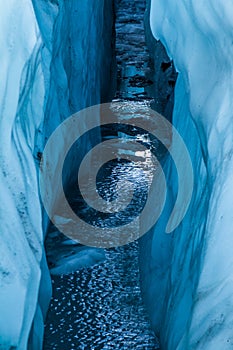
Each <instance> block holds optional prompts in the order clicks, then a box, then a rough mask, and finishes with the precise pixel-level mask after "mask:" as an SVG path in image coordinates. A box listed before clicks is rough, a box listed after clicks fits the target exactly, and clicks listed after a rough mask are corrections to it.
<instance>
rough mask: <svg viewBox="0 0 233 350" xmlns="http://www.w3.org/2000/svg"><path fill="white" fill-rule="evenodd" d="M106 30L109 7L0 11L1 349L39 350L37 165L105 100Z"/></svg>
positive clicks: (43, 293)
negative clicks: (79, 117) (70, 123)
mask: <svg viewBox="0 0 233 350" xmlns="http://www.w3.org/2000/svg"><path fill="white" fill-rule="evenodd" d="M112 26H113V13H112V1H106V0H98V1H95V2H93V1H92V0H85V1H83V2H82V4H81V5H80V3H79V2H77V1H76V0H70V1H65V2H64V1H51V2H49V1H44V0H33V1H31V0H22V1H20V2H19V1H16V0H9V1H7V2H4V4H2V6H1V21H0V57H1V84H0V101H1V103H0V109H1V118H0V139H1V148H0V164H1V165H0V191H1V198H2V200H1V203H0V232H1V245H0V255H1V259H0V315H1V317H0V348H1V349H9V348H11V347H12V348H13V347H15V348H18V349H20V350H23V349H27V348H28V349H33V350H34V349H40V348H41V347H42V338H43V318H44V317H45V314H46V309H47V306H48V302H49V298H50V294H51V288H50V277H49V274H48V269H47V264H46V260H45V256H44V248H43V239H44V237H43V226H44V228H45V227H46V220H44V225H42V222H43V220H42V216H43V215H42V214H40V213H41V212H42V211H41V205H40V200H39V191H38V183H37V172H38V165H39V159H40V156H41V152H42V151H43V147H44V143H45V141H46V139H47V138H48V137H49V135H50V134H51V132H52V131H53V130H54V128H55V127H56V126H57V125H58V124H59V123H60V122H61V121H62V120H64V118H66V117H68V116H69V115H70V114H71V113H73V112H76V111H78V110H79V109H81V108H83V107H86V106H88V105H91V104H97V103H100V102H101V101H102V100H103V101H106V100H107V99H108V98H109V97H110V95H111V87H112V88H113V84H112V81H111V79H110V73H111V71H112V70H113V69H114V61H113V59H112V57H113V43H112V37H111V34H112ZM109 86H110V88H109ZM107 87H108V88H107ZM88 142H90V140H88V139H87V143H88ZM81 152H82V151H81ZM57 157H58V156H57ZM54 162H55V163H56V155H55V157H54ZM69 179H70V175H69V172H68V170H67V181H69ZM53 186H54V191H55V192H56V184H55V183H54V184H53Z"/></svg>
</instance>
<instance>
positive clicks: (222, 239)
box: [141, 0, 233, 350]
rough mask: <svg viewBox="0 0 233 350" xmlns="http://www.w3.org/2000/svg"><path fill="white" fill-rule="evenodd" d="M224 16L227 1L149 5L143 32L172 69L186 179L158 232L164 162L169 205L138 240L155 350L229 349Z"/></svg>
mask: <svg viewBox="0 0 233 350" xmlns="http://www.w3.org/2000/svg"><path fill="white" fill-rule="evenodd" d="M232 15H233V6H232V2H231V1H224V2H222V1H214V2H213V1H210V0H207V1H191V0H190V1H185V0H181V1H179V2H174V1H172V0H169V1H166V2H164V1H161V0H152V1H151V11H150V24H151V30H152V33H153V35H154V37H155V38H156V39H160V40H161V41H162V43H163V44H164V46H165V47H166V50H167V52H168V54H169V56H170V57H171V58H172V59H173V60H174V65H175V67H176V70H177V71H178V73H179V74H178V79H177V83H176V88H175V106H174V111H173V124H174V126H175V127H176V128H177V130H178V131H179V132H180V134H181V135H182V136H183V138H184V140H185V142H186V145H187V148H188V150H189V152H190V155H191V158H192V162H193V169H194V173H195V186H194V192H193V199H192V202H191V205H190V207H189V210H188V212H187V215H186V217H185V219H184V220H183V222H182V224H180V226H179V227H178V228H177V229H176V231H175V232H173V234H171V235H166V234H165V233H164V232H165V226H166V222H167V220H168V218H169V213H170V210H171V207H170V203H171V202H172V199H173V202H174V199H175V195H176V191H175V190H174V183H176V176H177V174H176V171H175V169H174V167H173V164H172V162H171V163H168V164H167V165H166V171H167V178H168V179H169V180H168V186H170V191H169V193H168V196H169V197H170V199H171V200H170V201H169V204H168V202H167V204H166V208H165V211H164V213H163V216H162V217H161V219H160V221H159V222H158V223H157V225H156V227H155V229H154V231H153V232H150V233H149V234H148V235H147V237H144V239H143V240H142V242H141V272H142V288H143V294H144V298H145V300H146V303H147V305H148V309H149V311H150V315H151V319H152V322H153V327H154V329H155V330H156V332H157V333H158V334H159V335H160V340H161V346H162V348H163V349H169V350H173V349H174V350H175V349H176V350H177V349H180V350H184V349H205V350H212V349H215V348H216V349H223V350H227V349H232V347H233V336H232V335H233V315H232V307H233V297H232V290H233V279H232V266H233V255H232V237H233V232H232V224H231V221H232V209H233V208H232V206H233V205H232V183H233V182H232V181H233V171H232V170H233V161H232V144H233V143H232V141H233V140H232V139H233V132H232V113H233V112H232V111H233V108H232V107H233V100H232V92H233V91H232V89H233V88H232V78H233V77H232V74H233V73H232V72H233V59H232V57H233V45H232V27H233V21H232ZM148 252H150V254H148Z"/></svg>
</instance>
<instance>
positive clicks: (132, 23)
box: [44, 0, 159, 350]
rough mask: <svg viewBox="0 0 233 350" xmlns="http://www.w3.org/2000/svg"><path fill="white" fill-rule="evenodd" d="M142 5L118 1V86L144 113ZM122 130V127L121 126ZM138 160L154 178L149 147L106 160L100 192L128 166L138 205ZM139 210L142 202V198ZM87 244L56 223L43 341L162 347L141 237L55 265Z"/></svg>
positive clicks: (146, 62) (146, 64) (137, 0)
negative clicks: (146, 299)
mask: <svg viewBox="0 0 233 350" xmlns="http://www.w3.org/2000/svg"><path fill="white" fill-rule="evenodd" d="M144 11H145V2H144V1H143V0H130V1H129V0H118V1H116V49H117V63H118V89H117V94H116V97H115V100H116V101H122V102H125V106H126V107H125V108H126V109H127V108H128V109H129V111H130V112H132V109H134V108H135V105H136V106H140V109H144V110H145V114H146V112H147V110H148V107H149V106H150V100H151V99H152V94H150V91H152V86H153V81H151V80H150V78H148V77H150V76H152V75H153V74H152V73H151V72H150V70H151V69H152V65H151V62H150V59H149V55H148V52H147V49H146V45H145V38H144V27H143V16H144ZM150 73H151V74H150ZM112 132H113V133H115V132H116V130H112ZM117 133H118V135H119V131H117ZM120 136H121V137H123V138H124V137H125V138H126V139H127V138H130V137H134V138H136V139H138V140H140V141H142V142H148V144H150V143H151V142H152V141H151V140H149V139H148V135H144V134H140V133H139V134H137V135H133V136H132V135H131V136H130V135H127V132H124V130H123V131H121V135H120ZM109 137H111V130H108V129H106V130H104V132H103V139H105V138H106V139H107V138H109ZM152 146H153V145H152ZM119 153H121V150H119ZM122 153H124V150H122ZM140 163H143V164H144V169H146V174H147V175H146V177H148V179H150V177H151V170H152V168H153V166H154V164H153V162H152V160H151V155H150V151H148V152H147V151H145V152H144V153H143V154H138V161H135V162H128V163H125V162H119V163H117V164H114V162H113V163H111V164H109V166H108V167H106V168H105V174H104V176H103V181H102V182H101V181H100V183H99V184H98V186H97V188H98V190H99V192H100V194H101V192H102V195H103V197H104V198H105V197H106V196H110V197H111V196H114V191H115V190H116V185H117V184H118V183H119V180H121V179H122V178H123V179H124V176H125V174H126V173H127V174H128V175H127V176H128V177H131V179H132V181H133V182H134V183H136V184H137V188H138V189H139V191H138V192H136V197H138V203H139V204H138V205H139V206H140V205H141V203H142V201H143V200H144V199H143V198H144V197H145V195H146V191H147V187H146V183H147V182H146V181H145V173H144V174H143V173H142V172H141V171H139V169H140V166H139V165H140ZM145 165H146V166H145ZM100 180H101V178H100ZM120 190H121V192H122V191H124V192H125V197H126V198H127V196H128V193H127V191H128V188H127V186H124V182H122V188H121V189H120ZM73 202H74V205H76V206H77V208H78V207H79V208H80V207H81V200H80V199H79V198H73ZM134 210H135V211H137V210H138V208H137V205H135V207H134ZM132 215H134V213H132ZM92 219H93V218H92ZM82 249H83V250H84V249H85V248H84V247H82V246H80V245H79V244H75V243H74V242H70V241H69V240H68V239H67V238H66V237H64V236H63V235H62V234H60V233H59V232H58V231H57V230H56V229H55V228H54V227H51V229H50V232H49V234H48V238H47V241H46V250H47V257H48V263H49V265H50V267H51V271H53V272H55V274H54V275H52V283H53V298H52V301H51V304H50V308H49V312H48V316H47V321H46V325H45V337H44V349H45V350H46V349H54V350H55V349H61V350H64V349H65V350H72V349H73V350H76V349H87V350H89V349H106V350H107V349H138V350H140V349H141V350H143V349H145V350H146V349H148V350H150V349H151V350H152V349H159V344H158V340H157V339H156V337H155V335H154V334H153V331H152V329H151V327H150V322H149V319H148V318H147V314H146V310H145V308H144V306H143V302H142V298H141V293H140V286H139V278H140V277H139V267H138V244H137V242H133V243H130V244H128V245H126V246H123V247H119V248H110V249H105V251H101V250H100V251H97V252H96V258H95V259H96V264H95V265H92V266H89V267H83V268H80V269H78V270H77V271H75V272H72V273H66V274H61V273H56V272H59V267H57V266H56V263H57V261H58V260H59V258H61V257H62V259H63V260H64V261H66V259H69V257H70V256H75V254H76V253H77V252H80V251H82ZM98 254H99V255H98Z"/></svg>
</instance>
